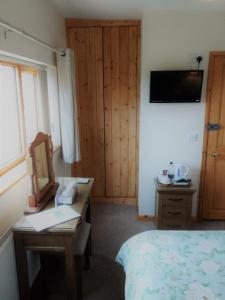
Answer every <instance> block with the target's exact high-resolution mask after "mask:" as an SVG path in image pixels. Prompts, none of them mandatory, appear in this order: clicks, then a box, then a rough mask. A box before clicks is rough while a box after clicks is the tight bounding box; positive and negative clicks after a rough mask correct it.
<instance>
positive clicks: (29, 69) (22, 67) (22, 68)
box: [0, 60, 37, 176]
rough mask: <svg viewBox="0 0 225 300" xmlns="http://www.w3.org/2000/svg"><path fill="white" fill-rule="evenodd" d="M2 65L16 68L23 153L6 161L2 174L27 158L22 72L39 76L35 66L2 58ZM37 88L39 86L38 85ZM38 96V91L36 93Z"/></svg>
mask: <svg viewBox="0 0 225 300" xmlns="http://www.w3.org/2000/svg"><path fill="white" fill-rule="evenodd" d="M0 65H3V66H10V67H13V68H15V70H16V81H17V83H16V84H17V101H18V103H17V104H18V114H19V124H20V129H19V130H20V138H21V141H20V142H21V148H22V149H21V150H22V154H21V155H19V156H18V157H17V158H15V160H13V161H11V162H9V163H8V164H7V163H6V165H5V166H3V167H1V168H0V176H2V175H4V174H6V173H7V172H9V171H10V170H12V169H14V168H15V167H16V166H18V165H19V164H21V163H22V162H23V161H25V159H26V148H27V147H26V128H25V116H24V99H23V89H22V76H21V74H22V72H28V73H31V74H32V75H34V76H36V77H37V70H36V69H35V68H34V67H30V66H25V65H22V64H19V63H14V62H10V61H3V60H0ZM36 88H37V87H36ZM35 93H36V91H35ZM36 96H37V93H36Z"/></svg>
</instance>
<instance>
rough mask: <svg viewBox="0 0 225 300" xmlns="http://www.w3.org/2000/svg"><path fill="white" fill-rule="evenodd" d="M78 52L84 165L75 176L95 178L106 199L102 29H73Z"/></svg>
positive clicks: (76, 169)
mask: <svg viewBox="0 0 225 300" xmlns="http://www.w3.org/2000/svg"><path fill="white" fill-rule="evenodd" d="M68 40H69V46H70V47H71V48H73V49H74V52H75V65H76V89H77V101H78V115H79V127H80V147H81V162H79V163H76V164H74V165H73V168H72V175H73V176H83V177H94V179H95V183H94V189H93V195H94V196H104V195H105V151H104V147H105V146H104V144H105V140H104V139H105V138H104V104H103V52H102V28H101V27H92V28H70V29H69V30H68Z"/></svg>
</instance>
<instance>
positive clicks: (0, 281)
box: [0, 233, 19, 300]
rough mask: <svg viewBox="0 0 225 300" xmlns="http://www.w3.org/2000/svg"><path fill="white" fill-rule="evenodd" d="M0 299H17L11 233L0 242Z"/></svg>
mask: <svg viewBox="0 0 225 300" xmlns="http://www.w3.org/2000/svg"><path fill="white" fill-rule="evenodd" d="M0 300H19V293H18V283H17V272H16V260H15V251H14V243H13V235H12V233H10V234H9V236H8V237H7V239H6V240H5V241H4V242H3V243H2V244H0Z"/></svg>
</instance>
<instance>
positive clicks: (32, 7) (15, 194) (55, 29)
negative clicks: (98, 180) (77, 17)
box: [0, 0, 70, 239]
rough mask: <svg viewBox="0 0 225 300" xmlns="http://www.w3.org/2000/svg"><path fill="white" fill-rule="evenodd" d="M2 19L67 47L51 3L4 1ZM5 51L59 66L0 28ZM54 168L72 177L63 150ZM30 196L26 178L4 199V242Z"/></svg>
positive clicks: (0, 230)
mask: <svg viewBox="0 0 225 300" xmlns="http://www.w3.org/2000/svg"><path fill="white" fill-rule="evenodd" d="M0 19H1V20H4V21H6V22H8V23H10V24H12V25H14V26H16V27H18V28H20V29H22V30H25V31H26V32H28V33H29V34H31V35H34V36H35V37H37V38H39V39H42V40H43V41H45V42H46V43H48V44H50V45H52V46H53V47H65V44H66V37H65V25H64V19H63V17H61V16H60V15H59V13H58V12H57V11H56V10H55V8H53V7H52V6H51V5H50V4H49V3H48V1H45V0H20V1H18V0H7V1H5V0H0ZM1 50H3V51H6V52H9V53H13V54H17V55H20V56H23V57H27V58H30V59H32V60H36V61H39V62H43V63H46V64H50V65H55V58H54V57H55V55H53V54H52V53H51V51H49V50H46V49H44V48H42V47H40V46H38V45H36V44H33V42H31V41H27V40H26V39H24V38H23V37H18V36H17V35H16V34H14V33H9V34H8V38H7V39H4V35H3V31H2V28H1V27H0V51H1ZM0 96H1V95H0ZM0 109H2V108H0ZM1 146H2V145H1ZM53 165H54V169H55V174H56V175H58V176H59V175H61V176H66V175H67V176H69V175H70V167H69V166H68V165H65V164H64V163H63V161H62V159H61V155H60V150H58V151H56V152H55V153H54V158H53ZM29 193H30V191H29V178H28V176H26V177H24V178H23V179H21V180H20V181H19V182H18V183H17V184H16V185H14V186H13V187H12V188H10V189H9V190H8V191H7V192H6V193H4V194H3V195H2V196H1V197H0V239H1V236H3V235H4V234H5V232H6V231H8V230H9V229H10V227H11V225H12V224H13V223H14V222H15V221H16V220H17V219H18V217H19V216H20V215H21V214H22V213H23V209H24V207H25V206H26V205H27V203H28V195H29Z"/></svg>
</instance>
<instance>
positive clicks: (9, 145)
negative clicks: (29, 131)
mask: <svg viewBox="0 0 225 300" xmlns="http://www.w3.org/2000/svg"><path fill="white" fill-rule="evenodd" d="M18 86H19V84H18V70H17V68H16V67H14V66H12V65H6V64H1V65H0V170H1V171H2V172H3V171H4V170H6V167H8V166H11V165H12V164H15V163H16V162H20V161H21V160H22V159H23V156H24V143H23V125H22V122H21V114H22V111H21V99H20V94H19V88H18ZM3 95H4V96H3ZM2 172H1V173H2Z"/></svg>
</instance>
